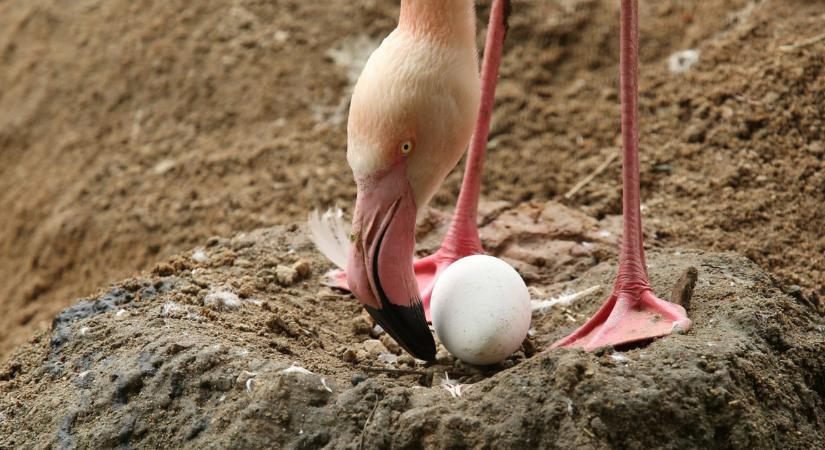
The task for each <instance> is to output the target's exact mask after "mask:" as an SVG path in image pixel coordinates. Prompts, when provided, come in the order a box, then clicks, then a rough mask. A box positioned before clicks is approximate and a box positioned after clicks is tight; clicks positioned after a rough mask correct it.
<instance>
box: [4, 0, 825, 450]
mask: <svg viewBox="0 0 825 450" xmlns="http://www.w3.org/2000/svg"><path fill="white" fill-rule="evenodd" d="M397 3H398V2H397V1H396V0H371V1H365V2H348V1H344V0H330V1H327V2H301V1H290V0H285V1H280V2H259V1H254V0H236V1H231V2H230V1H227V0H210V1H203V2H195V3H193V2H184V1H181V0H173V1H167V2H140V3H134V2H128V1H125V0H111V1H106V2H103V1H99V0H84V1H77V2H68V3H67V2H57V1H55V0H5V1H0V86H3V89H0V206H2V208H3V210H4V211H5V214H3V215H0V236H3V237H4V239H0V361H4V362H2V363H0V367H2V368H0V391H2V393H3V396H2V400H0V447H20V446H34V447H49V446H51V447H61V448H62V447H73V446H76V447H81V448H83V447H100V446H120V445H123V446H138V447H164V446H189V447H197V448H202V447H209V446H213V447H224V446H228V445H230V444H234V445H236V446H247V447H254V446H293V447H303V448H314V447H319V446H323V445H330V446H331V447H350V448H358V447H362V446H363V447H365V448H384V447H387V446H395V447H402V448H405V447H406V448H415V447H417V446H419V444H430V445H433V446H435V447H443V448H447V447H450V448H461V447H462V446H467V447H477V448H484V447H485V446H488V447H491V448H495V447H502V446H505V447H506V446H510V447H513V446H536V447H560V448H572V447H583V446H592V447H607V446H608V445H613V446H620V447H625V448H649V447H652V446H662V445H665V446H669V447H672V448H696V447H714V448H749V447H750V448H770V447H786V448H816V447H818V446H819V447H823V446H825V444H823V442H825V437H824V436H823V434H822V430H823V429H825V423H824V422H825V406H823V405H824V404H825V400H823V397H825V386H824V385H823V382H822V380H823V379H825V374H823V356H822V355H825V351H823V350H825V348H823V346H824V345H823V339H825V338H823V336H825V333H823V331H825V330H824V329H823V321H822V318H821V316H820V315H819V314H822V313H823V312H825V225H823V224H825V209H823V208H822V207H821V205H823V204H825V162H823V160H825V158H823V156H825V125H824V124H825V111H824V110H823V107H822V105H823V104H824V103H823V99H825V71H824V70H823V69H825V67H823V66H825V60H823V57H822V55H823V48H825V47H823V46H825V38H823V35H822V34H821V30H822V23H823V22H825V6H823V5H822V3H821V2H818V1H814V0H791V1H778V0H774V1H769V0H762V1H748V0H712V1H703V2H689V1H683V0H664V1H660V2H644V1H642V2H641V13H640V16H641V24H642V25H641V35H642V42H641V58H642V66H641V74H642V78H641V95H640V104H641V112H642V147H641V152H642V153H641V158H642V193H643V215H644V219H645V233H646V236H647V241H646V243H647V246H648V248H650V249H652V251H651V255H650V261H649V262H650V263H651V276H652V277H653V280H652V281H653V284H654V287H655V288H656V291H657V292H658V293H659V294H660V295H661V296H662V297H665V298H671V297H672V298H676V299H681V301H683V302H687V301H688V300H687V298H688V296H686V295H685V294H684V292H686V290H685V289H682V287H684V283H682V282H680V281H679V280H680V279H682V280H683V279H684V278H683V277H685V276H686V275H685V274H686V273H688V272H689V268H691V267H693V268H695V269H696V271H697V273H698V281H697V284H696V288H695V292H694V293H693V297H692V299H691V300H690V303H689V305H688V306H689V309H690V314H691V317H692V318H693V319H694V323H695V328H694V329H693V330H692V331H691V332H689V333H688V334H686V335H681V336H674V337H671V338H667V339H663V340H661V341H657V342H654V343H653V344H651V345H649V346H645V347H639V348H632V349H618V351H614V350H610V349H607V350H604V351H601V352H599V353H597V354H593V355H590V354H583V353H579V352H571V351H559V352H551V353H543V352H542V350H543V349H544V348H545V347H546V345H547V344H548V343H549V342H552V341H553V340H554V339H556V338H558V337H561V336H562V335H564V334H565V333H566V332H568V331H570V329H572V328H573V327H574V326H575V325H577V324H580V323H581V322H583V320H584V319H585V318H586V317H588V316H589V315H590V314H592V312H593V311H595V309H596V307H597V306H598V304H599V303H600V301H601V300H602V299H603V297H604V296H605V295H607V293H608V291H609V284H610V277H611V273H610V272H611V270H612V269H613V258H614V257H615V254H616V243H617V242H618V234H619V232H620V230H619V229H618V228H617V224H618V221H617V217H618V214H619V213H620V209H621V203H620V196H621V190H620V178H619V174H620V162H619V159H618V158H617V156H618V140H617V139H618V135H619V121H618V95H617V94H618V90H617V79H616V78H617V77H616V75H617V63H618V61H617V60H618V40H617V32H618V21H617V17H618V5H617V2H615V1H611V0H566V1H561V0H559V1H556V0H554V1H543V0H542V1H539V0H536V1H533V0H523V1H514V12H513V15H512V17H511V29H510V32H509V35H508V41H507V45H506V55H505V59H504V62H503V67H502V78H501V82H500V84H499V90H498V94H497V105H496V112H495V115H494V120H493V124H492V132H491V142H490V151H489V163H488V164H487V171H486V173H485V181H484V182H485V184H484V192H483V194H484V196H485V198H486V199H487V200H488V201H487V202H486V203H485V208H484V217H483V218H482V223H483V224H484V231H483V233H484V236H483V237H484V242H485V246H486V248H487V249H488V250H489V251H490V252H491V253H493V254H496V255H499V256H502V257H504V258H507V259H508V260H509V261H510V262H511V263H513V264H514V265H515V266H516V267H517V269H518V270H519V272H520V273H521V274H522V275H523V276H524V278H525V280H526V281H527V282H528V284H529V285H530V287H531V292H532V294H533V297H534V298H537V299H546V298H550V297H555V296H558V295H561V294H563V293H566V292H578V291H581V290H583V289H587V288H590V287H593V286H598V287H597V288H596V289H594V290H593V291H590V292H591V293H590V294H588V295H587V296H586V297H584V298H582V299H580V300H578V301H576V302H574V303H572V304H571V305H569V306H567V307H564V308H558V307H555V308H550V309H548V310H547V311H545V312H544V313H543V314H537V315H535V316H534V332H535V333H534V335H533V336H532V337H531V338H530V339H529V340H528V341H526V342H525V345H524V347H523V348H522V350H521V351H520V352H518V353H517V354H516V355H514V356H513V357H512V358H511V359H510V360H508V361H506V362H505V363H503V364H502V365H500V366H497V367H492V368H484V369H477V368H472V367H468V366H465V365H462V364H460V363H456V362H455V361H453V360H452V359H450V358H449V356H448V355H446V354H445V353H444V352H442V353H441V358H440V360H439V362H438V364H435V365H431V366H427V365H423V364H419V363H418V362H416V361H414V360H411V359H409V358H407V357H404V356H403V355H400V354H398V351H397V348H396V347H395V345H394V343H393V342H391V340H389V339H388V338H387V337H386V336H383V335H373V331H372V323H371V322H370V321H369V319H368V318H367V317H365V316H364V314H363V313H362V312H361V310H360V309H359V307H358V306H357V305H356V304H355V303H354V301H353V300H352V299H351V298H350V297H348V296H347V295H345V294H344V293H341V292H337V291H334V290H331V289H329V288H326V287H324V286H323V285H322V284H321V278H322V274H323V273H324V272H325V271H326V270H327V269H329V268H330V266H329V264H328V263H326V262H324V261H322V260H321V259H320V256H319V255H317V254H316V253H315V252H314V251H313V250H312V248H311V247H310V246H309V244H308V243H307V241H306V238H305V232H304V230H303V225H302V224H303V221H304V218H305V217H306V214H307V213H308V211H309V210H311V209H313V208H316V207H327V206H330V205H338V206H340V207H342V208H344V210H345V211H347V212H350V210H351V207H352V199H353V197H354V187H353V184H352V181H351V175H350V173H349V169H348V168H347V166H346V162H345V159H344V148H345V138H346V136H345V120H346V109H347V99H348V95H349V89H350V86H351V85H352V82H353V81H354V77H355V76H357V73H358V71H359V68H360V65H361V64H363V61H364V59H365V57H366V55H368V54H369V52H370V51H371V49H372V48H374V46H376V45H377V43H378V42H380V39H381V37H382V36H383V35H385V34H386V33H387V32H388V31H389V30H390V29H392V27H393V26H394V21H395V18H396V16H397V8H398V5H397ZM488 5H489V2H487V1H483V2H479V7H478V18H479V23H485V22H486V14H487V11H488ZM342 17H346V18H347V20H341V18H342ZM483 32H484V28H483V26H482V27H480V29H479V43H481V40H482V39H483ZM686 49H693V50H695V51H696V52H697V55H698V62H696V63H695V64H694V65H692V66H691V67H689V68H687V69H686V70H684V71H682V70H681V68H680V67H676V66H678V64H677V65H676V66H674V65H673V64H671V55H673V54H674V53H675V52H678V51H682V50H686ZM460 178H461V174H460V171H459V170H457V171H455V172H454V173H453V174H451V175H450V176H449V177H448V179H447V181H446V183H445V186H444V187H443V188H442V190H441V191H440V192H439V194H438V195H437V196H436V198H435V199H434V202H433V209H431V210H429V212H428V214H426V215H425V216H424V218H423V220H422V223H421V224H420V226H419V231H420V236H419V238H420V246H421V251H426V250H428V249H432V248H434V246H436V245H437V243H438V238H439V234H438V233H439V230H441V227H442V225H443V222H444V218H445V217H446V213H445V211H449V208H450V207H451V204H452V202H453V201H454V199H455V196H456V193H457V188H458V185H459V182H460ZM140 271H144V272H143V275H141V276H139V277H137V278H129V277H132V276H134V274H136V273H139V272H140ZM124 279H125V280H126V281H118V280H124ZM105 286H108V287H105ZM674 286H675V287H676V288H674ZM101 287H103V288H101ZM81 297H83V298H82V299H81V300H80V301H79V302H78V301H77V299H78V298H81ZM67 307H68V309H65V308H67ZM61 311H62V312H61ZM817 312H818V313H819V314H817ZM55 317H56V318H55ZM15 347H16V350H14V351H12V349H14V348H15ZM293 366H295V367H293ZM285 369H286V370H285ZM304 369H305V370H307V371H310V372H311V373H305V372H304ZM446 377H449V380H451V381H449V382H447V381H445V380H446ZM322 380H323V381H322ZM444 383H447V384H446V385H445V384H444ZM455 383H458V384H462V385H464V386H463V389H461V391H462V393H463V395H462V396H461V397H460V398H453V394H451V393H450V391H452V392H456V389H459V388H457V387H456V384H455ZM444 386H447V387H449V390H448V389H446V388H445V387H444ZM362 443H363V444H362Z"/></svg>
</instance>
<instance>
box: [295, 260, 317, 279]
mask: <svg viewBox="0 0 825 450" xmlns="http://www.w3.org/2000/svg"><path fill="white" fill-rule="evenodd" d="M292 269H293V270H295V273H297V274H298V278H300V279H303V278H306V277H308V276H309V275H310V273H311V272H312V267H311V266H310V264H309V261H307V260H305V259H301V260H298V262H296V263H295V264H293V265H292Z"/></svg>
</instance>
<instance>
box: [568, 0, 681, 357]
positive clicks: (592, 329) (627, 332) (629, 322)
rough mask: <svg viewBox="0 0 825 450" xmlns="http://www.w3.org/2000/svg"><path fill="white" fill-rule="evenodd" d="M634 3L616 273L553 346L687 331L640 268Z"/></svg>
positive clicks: (625, 31) (627, 21)
mask: <svg viewBox="0 0 825 450" xmlns="http://www.w3.org/2000/svg"><path fill="white" fill-rule="evenodd" d="M638 23H639V17H638V0H622V5H621V44H620V47H621V56H620V59H621V61H620V66H621V95H622V147H623V155H622V156H623V164H622V179H623V183H622V188H623V192H622V208H623V214H624V217H623V221H624V223H623V226H624V231H623V237H622V248H621V253H620V256H619V273H618V275H617V276H616V283H615V285H614V287H613V293H612V294H611V295H610V297H609V298H608V299H607V301H606V302H605V303H604V304H603V305H602V307H601V308H599V310H598V311H597V312H596V314H594V315H593V317H591V318H590V320H588V321H587V322H586V323H585V324H584V325H582V326H581V327H580V328H579V329H577V330H576V331H574V332H573V333H572V334H570V335H569V336H567V337H566V338H564V339H561V340H559V341H558V342H556V343H554V344H553V346H552V347H553V348H558V347H582V348H583V349H584V350H587V351H590V350H594V349H596V348H598V347H602V346H604V345H620V344H627V343H631V342H638V341H643V340H647V339H652V338H657V337H661V336H666V335H668V334H670V333H671V332H672V331H673V330H674V329H675V328H680V329H681V330H687V329H688V328H690V325H691V321H690V319H688V317H687V314H685V309H684V308H682V307H681V306H679V305H676V304H674V303H670V302H667V301H664V300H661V299H659V298H658V297H656V295H655V294H653V290H652V289H651V288H650V283H649V281H648V277H647V268H646V267H645V257H644V243H643V240H642V219H641V212H640V203H641V201H640V198H639V151H638V144H639V124H638V115H639V110H638V106H637V100H638V98H637V97H638V45H639V27H638Z"/></svg>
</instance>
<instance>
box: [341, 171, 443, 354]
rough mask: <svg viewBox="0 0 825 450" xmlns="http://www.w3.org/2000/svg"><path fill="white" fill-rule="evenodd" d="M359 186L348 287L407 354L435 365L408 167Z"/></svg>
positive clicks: (365, 180)
mask: <svg viewBox="0 0 825 450" xmlns="http://www.w3.org/2000/svg"><path fill="white" fill-rule="evenodd" d="M356 182H357V184H358V198H357V200H356V203H355V217H354V218H353V236H354V242H353V246H352V251H351V252H350V254H349V258H348V260H347V284H348V285H349V287H350V289H351V290H352V293H353V294H355V296H356V297H357V298H358V300H359V301H360V302H361V303H362V304H363V305H364V308H366V310H367V312H369V313H370V315H371V316H372V317H373V318H374V319H375V321H376V322H378V324H379V325H381V327H382V328H384V330H385V331H387V333H389V334H390V336H392V337H393V338H394V339H395V340H396V341H397V342H398V343H399V344H400V345H401V346H402V347H404V349H405V350H407V351H408V352H409V353H410V354H412V355H413V356H415V357H416V358H419V359H423V360H427V361H432V360H434V359H435V341H434V340H433V336H432V333H431V332H430V328H429V327H428V326H427V320H426V319H425V317H424V307H423V305H422V303H421V297H420V294H419V290H418V284H417V283H416V281H415V273H414V272H413V264H412V263H413V252H414V250H415V216H416V211H417V208H416V205H415V199H414V198H413V193H412V188H411V187H410V183H409V181H408V180H407V176H406V164H405V163H404V161H399V162H397V163H396V164H394V165H393V166H392V167H390V168H389V169H387V170H385V171H382V172H379V173H376V174H371V175H370V176H368V177H363V178H361V179H358V180H356Z"/></svg>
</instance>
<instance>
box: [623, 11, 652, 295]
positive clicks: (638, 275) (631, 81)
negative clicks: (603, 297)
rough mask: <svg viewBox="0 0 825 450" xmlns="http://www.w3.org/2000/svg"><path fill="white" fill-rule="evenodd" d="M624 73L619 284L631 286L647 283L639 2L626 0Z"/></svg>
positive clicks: (624, 12) (624, 13)
mask: <svg viewBox="0 0 825 450" xmlns="http://www.w3.org/2000/svg"><path fill="white" fill-rule="evenodd" d="M620 33H621V34H620V36H621V40H620V57H619V65H620V76H621V80H620V82H621V99H622V147H623V149H622V151H623V153H622V158H623V159H622V161H623V162H622V179H623V184H622V189H623V192H622V213H623V220H624V223H623V226H624V230H623V233H622V248H621V254H620V256H619V258H620V259H619V277H618V279H617V284H620V285H621V286H622V287H624V288H627V289H629V288H630V286H634V285H635V286H638V285H639V284H643V285H647V284H648V280H647V268H646V267H645V254H644V242H643V238H642V217H641V210H640V208H641V200H640V194H639V107H638V90H639V86H638V70H639V5H638V0H622V7H621V30H620Z"/></svg>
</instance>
